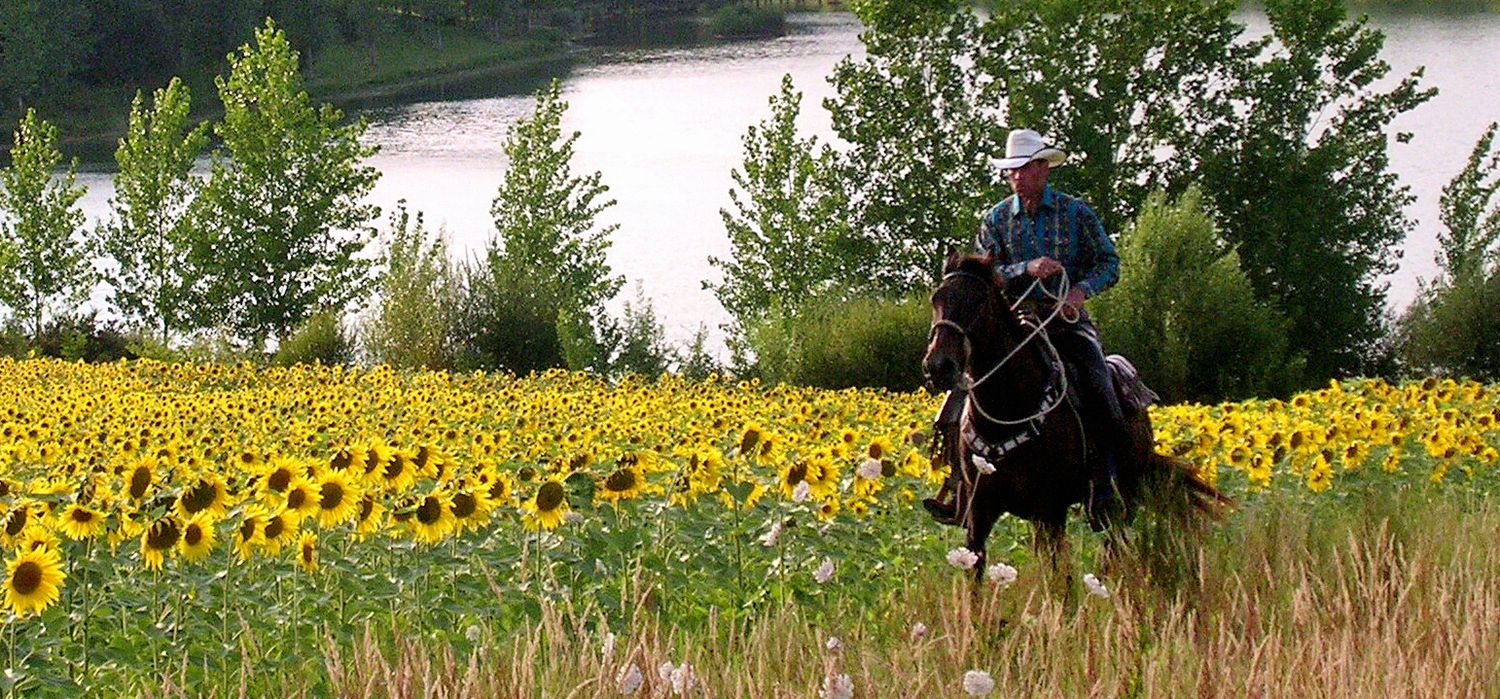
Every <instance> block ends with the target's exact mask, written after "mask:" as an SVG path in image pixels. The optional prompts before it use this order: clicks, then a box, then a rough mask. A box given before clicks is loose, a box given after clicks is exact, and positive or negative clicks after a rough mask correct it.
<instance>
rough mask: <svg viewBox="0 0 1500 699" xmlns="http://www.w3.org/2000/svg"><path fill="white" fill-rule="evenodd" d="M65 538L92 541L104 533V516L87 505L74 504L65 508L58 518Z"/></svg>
mask: <svg viewBox="0 0 1500 699" xmlns="http://www.w3.org/2000/svg"><path fill="white" fill-rule="evenodd" d="M58 524H59V527H58V528H60V529H62V533H63V536H66V537H68V538H69V539H72V540H74V541H82V540H83V539H92V538H94V537H97V536H99V535H100V534H103V533H104V529H105V521H104V515H103V514H101V513H100V512H99V511H98V510H95V509H93V508H91V507H88V506H87V505H79V504H77V503H74V504H72V505H68V506H67V507H65V508H63V511H62V515H61V516H59V517H58Z"/></svg>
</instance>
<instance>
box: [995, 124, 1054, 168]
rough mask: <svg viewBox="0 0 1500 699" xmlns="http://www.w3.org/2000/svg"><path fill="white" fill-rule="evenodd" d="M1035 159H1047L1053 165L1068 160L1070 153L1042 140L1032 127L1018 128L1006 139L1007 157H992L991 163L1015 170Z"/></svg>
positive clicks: (998, 166)
mask: <svg viewBox="0 0 1500 699" xmlns="http://www.w3.org/2000/svg"><path fill="white" fill-rule="evenodd" d="M1033 160H1045V161H1047V163H1048V164H1050V165H1051V166H1052V167H1058V166H1060V165H1062V164H1063V163H1065V162H1067V161H1068V154H1067V153H1065V152H1063V151H1062V150H1061V149H1059V148H1056V147H1054V146H1053V145H1052V144H1050V143H1047V142H1046V141H1043V140H1042V135H1041V134H1039V133H1037V132H1035V131H1032V130H1031V129H1016V130H1014V131H1011V132H1010V136H1009V137H1007V138H1006V139H1005V157H1004V158H991V159H990V164H991V165H993V166H995V167H996V168H999V169H1001V170H1014V169H1016V168H1018V167H1021V166H1023V165H1025V164H1026V163H1029V162H1031V161H1033Z"/></svg>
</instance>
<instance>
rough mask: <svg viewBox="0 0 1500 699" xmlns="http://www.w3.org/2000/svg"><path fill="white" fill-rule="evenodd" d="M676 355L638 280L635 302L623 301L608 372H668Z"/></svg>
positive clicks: (648, 373) (640, 374) (653, 375)
mask: <svg viewBox="0 0 1500 699" xmlns="http://www.w3.org/2000/svg"><path fill="white" fill-rule="evenodd" d="M675 359H676V356H675V352H673V350H672V346H671V345H669V344H668V343H667V333H666V330H665V329H663V328H662V325H661V322H660V321H658V320H657V318H656V307H655V306H653V305H652V303H651V299H649V298H646V292H645V291H644V290H643V289H642V288H641V286H640V285H639V284H637V285H636V288H635V302H634V303H631V302H629V301H627V302H626V303H625V311H624V314H623V317H622V319H621V321H620V327H619V341H618V344H617V346H616V348H615V353H614V357H613V359H612V360H611V362H610V370H611V371H610V373H612V374H616V375H626V374H635V375H638V376H649V377H653V378H655V377H658V376H661V375H662V374H665V373H667V370H668V369H669V368H671V366H672V364H673V361H674V360H675Z"/></svg>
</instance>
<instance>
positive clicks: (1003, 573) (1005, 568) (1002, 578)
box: [984, 563, 1020, 587]
mask: <svg viewBox="0 0 1500 699" xmlns="http://www.w3.org/2000/svg"><path fill="white" fill-rule="evenodd" d="M984 574H985V577H988V578H989V579H990V582H992V583H995V584H996V585H999V586H1001V587H1005V586H1006V585H1009V584H1011V583H1013V582H1015V581H1016V577H1017V576H1019V575H1020V573H1019V572H1018V571H1017V570H1016V569H1015V567H1014V566H1011V565H1009V564H1006V563H996V564H995V565H992V566H990V567H989V568H988V569H987V570H985V571H984Z"/></svg>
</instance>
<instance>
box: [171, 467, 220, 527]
mask: <svg viewBox="0 0 1500 699" xmlns="http://www.w3.org/2000/svg"><path fill="white" fill-rule="evenodd" d="M228 501H229V494H228V492H227V490H226V488H225V486H224V478H223V477H222V476H218V475H208V476H204V477H202V478H199V479H198V482H197V483H196V484H194V485H193V486H191V487H189V488H186V489H184V490H183V491H182V494H181V495H179V496H178V497H177V512H178V514H180V515H181V516H182V517H183V518H184V519H187V518H191V517H192V516H193V515H196V514H199V513H203V512H206V513H208V514H210V515H212V516H214V517H215V518H218V517H223V516H224V512H225V510H226V509H227V503H228Z"/></svg>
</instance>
